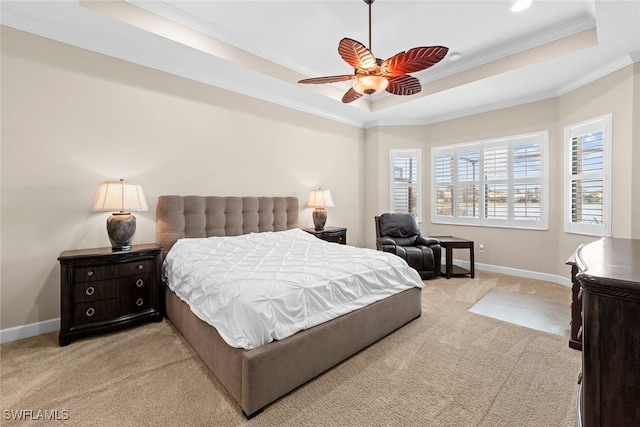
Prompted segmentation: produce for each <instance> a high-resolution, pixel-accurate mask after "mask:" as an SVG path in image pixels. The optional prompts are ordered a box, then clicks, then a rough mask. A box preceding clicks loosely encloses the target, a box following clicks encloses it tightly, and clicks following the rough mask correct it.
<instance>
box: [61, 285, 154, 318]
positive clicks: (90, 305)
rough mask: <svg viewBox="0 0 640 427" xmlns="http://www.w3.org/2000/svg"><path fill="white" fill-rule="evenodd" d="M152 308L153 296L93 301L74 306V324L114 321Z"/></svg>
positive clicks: (144, 295)
mask: <svg viewBox="0 0 640 427" xmlns="http://www.w3.org/2000/svg"><path fill="white" fill-rule="evenodd" d="M149 308H152V298H151V294H150V293H147V294H140V295H129V296H125V297H120V298H112V299H108V300H103V301H93V302H86V303H81V304H75V306H74V310H73V312H74V320H75V321H74V324H75V325H85V324H87V323H96V322H102V321H105V320H114V319H117V318H118V317H122V316H126V315H128V314H135V313H139V312H142V311H145V310H148V309H149Z"/></svg>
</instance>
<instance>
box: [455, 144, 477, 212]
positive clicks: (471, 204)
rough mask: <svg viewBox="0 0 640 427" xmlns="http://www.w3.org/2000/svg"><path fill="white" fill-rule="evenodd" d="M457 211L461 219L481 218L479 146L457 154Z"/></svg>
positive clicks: (467, 148) (464, 149) (468, 147)
mask: <svg viewBox="0 0 640 427" xmlns="http://www.w3.org/2000/svg"><path fill="white" fill-rule="evenodd" d="M456 159H457V166H458V167H457V170H458V175H457V182H458V185H457V193H456V199H455V200H456V211H457V216H458V218H459V219H463V218H464V219H475V218H480V204H479V203H480V151H479V147H478V146H475V145H474V146H466V147H464V148H463V149H461V150H457V152H456Z"/></svg>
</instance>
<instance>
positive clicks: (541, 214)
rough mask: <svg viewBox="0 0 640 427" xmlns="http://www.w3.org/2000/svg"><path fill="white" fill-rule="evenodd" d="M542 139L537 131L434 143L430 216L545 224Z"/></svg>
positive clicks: (488, 223) (497, 223) (459, 220)
mask: <svg viewBox="0 0 640 427" xmlns="http://www.w3.org/2000/svg"><path fill="white" fill-rule="evenodd" d="M547 144H548V133H547V132H536V133H532V134H527V135H518V136H513V137H507V138H498V139H493V140H488V141H481V142H476V143H471V144H460V145H453V146H447V147H434V148H433V149H432V158H433V170H434V174H433V179H432V185H433V194H434V201H433V206H434V210H433V222H442V223H450V224H473V225H484V226H498V227H514V228H531V229H541V230H545V229H546V228H547V217H548V204H547V200H546V193H547V167H546V150H547ZM451 165H455V168H452V167H451ZM451 170H453V172H450V171H451ZM445 196H448V197H445ZM448 200H452V201H453V206H451V204H449V203H447V202H448Z"/></svg>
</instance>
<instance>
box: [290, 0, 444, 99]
mask: <svg viewBox="0 0 640 427" xmlns="http://www.w3.org/2000/svg"><path fill="white" fill-rule="evenodd" d="M363 1H364V2H365V3H366V4H367V5H369V48H367V47H366V46H365V45H363V44H362V43H360V42H357V41H355V40H353V39H350V38H343V39H342V40H340V43H339V44H338V53H339V54H340V56H341V57H342V59H344V60H345V61H346V62H347V63H348V64H349V65H351V66H352V67H353V68H354V73H353V74H345V75H339V76H326V77H314V78H310V79H303V80H300V81H299V82H298V83H305V84H321V83H337V82H342V81H346V80H355V82H354V83H353V86H352V87H351V89H349V90H348V91H347V92H346V93H345V94H344V96H343V97H342V102H344V103H349V102H353V101H355V100H356V99H358V98H360V97H361V96H363V95H374V94H376V93H380V92H382V91H384V90H386V91H387V92H389V93H392V94H394V95H414V94H416V93H419V92H420V91H421V90H422V85H421V84H420V80H418V79H417V78H415V77H413V76H410V75H408V73H415V72H417V71H422V70H425V69H427V68H429V67H431V66H433V65H435V64H437V63H438V62H440V61H441V60H442V59H443V58H444V57H445V56H446V55H447V52H448V51H449V49H448V48H446V47H444V46H423V47H415V48H413V49H409V50H408V51H405V52H400V53H398V54H396V55H394V56H392V57H391V58H389V59H387V60H384V61H383V60H382V59H379V58H376V57H375V56H374V55H373V53H371V50H370V49H371V5H372V4H373V2H374V1H375V0H363Z"/></svg>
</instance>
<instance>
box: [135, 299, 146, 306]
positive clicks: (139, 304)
mask: <svg viewBox="0 0 640 427" xmlns="http://www.w3.org/2000/svg"><path fill="white" fill-rule="evenodd" d="M142 304H144V300H143V299H142V298H138V300H137V301H136V305H137V306H138V307H140V306H141V305H142Z"/></svg>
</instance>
